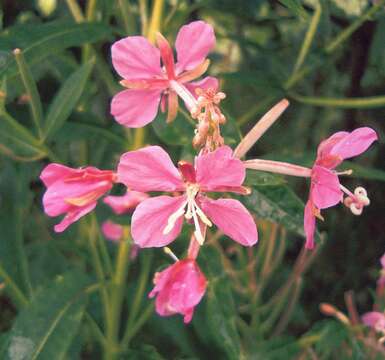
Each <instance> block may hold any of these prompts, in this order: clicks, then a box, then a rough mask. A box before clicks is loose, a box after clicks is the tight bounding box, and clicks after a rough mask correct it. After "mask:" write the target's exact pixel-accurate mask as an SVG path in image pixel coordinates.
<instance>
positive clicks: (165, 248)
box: [163, 246, 179, 262]
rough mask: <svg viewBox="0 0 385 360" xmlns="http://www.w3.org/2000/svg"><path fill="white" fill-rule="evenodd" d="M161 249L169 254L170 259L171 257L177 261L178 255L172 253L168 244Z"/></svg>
mask: <svg viewBox="0 0 385 360" xmlns="http://www.w3.org/2000/svg"><path fill="white" fill-rule="evenodd" d="M163 251H164V253H165V254H167V255H168V256H170V257H171V259H173V260H174V261H175V262H177V261H179V259H178V257H177V256H176V255H175V254H174V253H173V251H172V250H171V249H170V248H169V247H168V246H166V247H164V248H163Z"/></svg>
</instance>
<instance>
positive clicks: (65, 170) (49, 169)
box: [40, 163, 77, 187]
mask: <svg viewBox="0 0 385 360" xmlns="http://www.w3.org/2000/svg"><path fill="white" fill-rule="evenodd" d="M76 172H77V171H76V170H75V169H71V168H69V167H67V166H64V165H61V164H56V163H52V164H49V165H47V166H46V167H45V168H44V169H43V171H42V172H41V174H40V179H41V181H43V183H44V185H45V186H46V187H48V186H51V185H52V184H53V183H54V182H55V181H57V180H58V179H60V178H64V177H67V176H69V175H72V174H76Z"/></svg>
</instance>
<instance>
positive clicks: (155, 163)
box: [118, 146, 184, 192]
mask: <svg viewBox="0 0 385 360" xmlns="http://www.w3.org/2000/svg"><path fill="white" fill-rule="evenodd" d="M118 181H119V182H122V183H123V184H125V185H126V186H127V187H129V188H130V189H133V190H136V191H144V192H148V191H178V190H179V191H180V190H183V189H184V186H183V182H182V179H181V176H180V174H179V171H178V170H177V168H176V167H175V166H174V164H173V163H172V161H171V159H170V157H169V156H168V154H167V153H166V152H165V151H164V150H163V149H162V148H161V147H159V146H148V147H145V148H142V149H139V150H136V151H129V152H126V153H125V154H123V155H122V156H121V158H120V161H119V165H118Z"/></svg>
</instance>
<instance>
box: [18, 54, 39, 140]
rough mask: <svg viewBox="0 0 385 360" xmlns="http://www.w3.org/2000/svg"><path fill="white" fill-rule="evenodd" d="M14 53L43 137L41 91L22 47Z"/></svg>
mask: <svg viewBox="0 0 385 360" xmlns="http://www.w3.org/2000/svg"><path fill="white" fill-rule="evenodd" d="M13 54H14V55H15V59H16V63H17V66H18V68H19V72H20V76H21V80H22V82H23V85H24V87H25V90H26V91H27V95H28V97H29V101H28V104H29V106H30V110H31V115H32V120H33V122H34V124H35V127H36V130H37V134H38V137H39V138H42V136H43V131H42V121H43V108H42V105H41V100H40V96H39V92H38V91H37V86H36V83H35V80H34V79H33V76H32V73H31V70H30V69H29V67H28V65H27V63H26V61H25V59H24V56H23V53H22V52H21V50H20V49H15V50H14V51H13Z"/></svg>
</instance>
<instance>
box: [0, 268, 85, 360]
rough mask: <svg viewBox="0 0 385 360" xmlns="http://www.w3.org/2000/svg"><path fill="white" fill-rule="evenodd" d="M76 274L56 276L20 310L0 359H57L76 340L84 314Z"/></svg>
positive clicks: (82, 278)
mask: <svg viewBox="0 0 385 360" xmlns="http://www.w3.org/2000/svg"><path fill="white" fill-rule="evenodd" d="M87 283H88V280H87V278H86V277H85V276H84V275H83V274H82V273H79V272H70V273H66V274H65V275H63V276H58V277H57V278H56V280H55V281H53V282H52V283H50V284H49V285H48V286H47V287H45V288H44V289H42V290H41V291H40V292H39V293H38V294H36V296H35V297H34V299H33V300H32V302H31V303H30V305H28V306H27V307H26V308H25V309H23V310H22V311H21V312H20V313H19V315H18V316H17V319H16V321H15V323H14V326H13V328H12V330H11V332H10V335H9V338H8V343H7V346H6V347H5V349H4V351H3V355H2V358H3V359H9V360H14V359H25V360H32V359H39V360H44V359H47V360H51V359H61V358H62V357H63V356H64V355H65V353H66V352H67V350H68V348H69V346H70V344H71V341H72V339H73V338H74V337H75V336H76V333H77V331H78V328H79V325H80V323H81V320H82V317H83V313H84V310H85V303H86V298H85V296H84V295H83V293H82V290H83V289H84V287H85V286H86V284H87Z"/></svg>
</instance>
